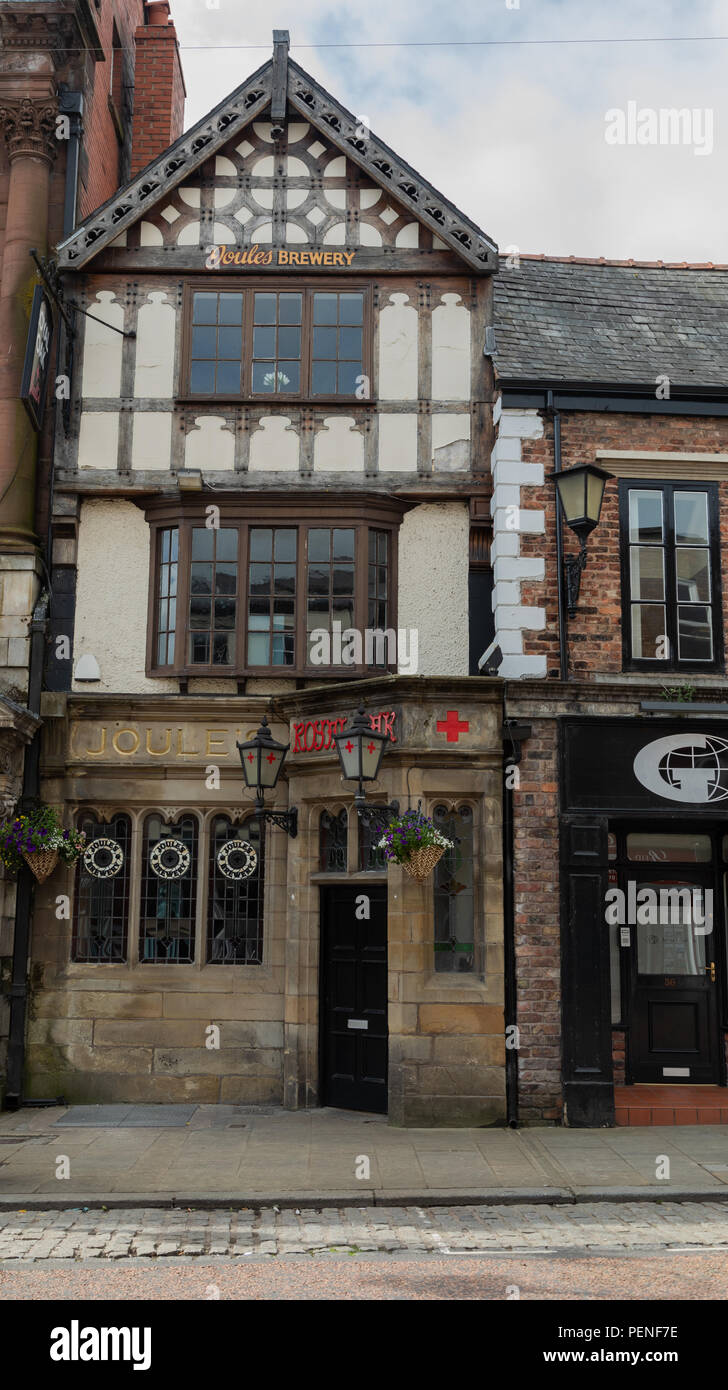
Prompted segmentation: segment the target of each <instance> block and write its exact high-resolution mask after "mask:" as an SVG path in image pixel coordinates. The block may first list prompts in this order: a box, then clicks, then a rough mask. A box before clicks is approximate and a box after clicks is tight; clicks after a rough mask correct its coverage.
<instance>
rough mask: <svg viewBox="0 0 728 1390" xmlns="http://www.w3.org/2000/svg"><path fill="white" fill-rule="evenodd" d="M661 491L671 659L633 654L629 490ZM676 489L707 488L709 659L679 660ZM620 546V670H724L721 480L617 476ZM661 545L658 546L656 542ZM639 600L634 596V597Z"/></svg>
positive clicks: (709, 671) (696, 490)
mask: <svg viewBox="0 0 728 1390" xmlns="http://www.w3.org/2000/svg"><path fill="white" fill-rule="evenodd" d="M639 491H644V492H660V493H662V497H663V517H664V525H665V540H664V544H663V547H662V549H663V551H664V554H665V605H664V606H665V611H666V618H667V621H666V624H665V626H666V628H667V633H666V636H667V637H668V638H669V641H670V659H669V661H665V660H662V659H661V658H659V657H635V656H633V655H632V583H631V572H630V550H631V546H630V539H629V494H630V492H639ZM676 492H704V493H705V494H706V497H707V504H708V547H707V549H708V553H709V555H710V566H711V573H710V580H711V600H710V604H709V605H708V606H709V607H710V610H711V627H712V633H713V658H712V660H711V661H693V660H690V661H688V660H681V659H680V657H679V655H678V641H677V608H678V601H677V594H676V588H675V575H676V567H675V549H676V547H675V524H674V505H673V497H674V495H675V493H676ZM619 548H620V579H621V591H622V670H623V671H655V672H671V671H675V672H679V671H693V672H700V671H704V672H706V674H714V673H716V672H721V671H723V670H724V659H725V658H724V641H723V597H722V584H721V567H720V509H719V495H718V484H717V483H715V482H704V481H702V480H700V479H697V478H696V479H690V480H687V481H683V480H681V481H679V482H674V481H672V480H671V479H670V480H668V479H660V478H620V479H619ZM655 549H657V547H655ZM635 601H636V600H635Z"/></svg>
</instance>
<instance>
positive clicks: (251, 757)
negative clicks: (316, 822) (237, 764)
mask: <svg viewBox="0 0 728 1390" xmlns="http://www.w3.org/2000/svg"><path fill="white" fill-rule="evenodd" d="M290 746H291V745H290V743H278V741H277V740H276V739H274V737H273V735H272V733H271V731H270V729H269V728H268V720H267V718H266V716H265V715H263V723H262V724H261V726H260V728H259V729H258V732H257V734H256V735H255V738H251V739H249V740H248V741H247V743H237V749H238V752H239V753H240V761H241V763H242V766H243V776H244V777H245V785H246V787H252V789H253V790H254V791H255V814H256V816H258V818H259V819H261V820H269V821H271V822H272V823H273V825H277V826H278V828H279V829H280V830H285V831H286V834H288V835H290V836H291V839H292V840H295V838H296V835H297V834H298V808H297V807H295V806H294V807H293V808H292V809H291V810H290V811H266V809H265V807H264V805H263V793H264V792H265V791H269V790H271V791H272V789H273V787H275V785H276V782H277V781H278V778H279V776H280V772H281V768H282V767H283V764H284V762H285V759H286V753H287V752H288V749H289V748H290Z"/></svg>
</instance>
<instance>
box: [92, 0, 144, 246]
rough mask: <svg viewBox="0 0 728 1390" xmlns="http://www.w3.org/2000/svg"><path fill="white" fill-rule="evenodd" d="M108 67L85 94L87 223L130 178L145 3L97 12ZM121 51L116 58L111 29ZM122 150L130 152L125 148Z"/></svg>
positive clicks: (124, 1) (117, 3)
mask: <svg viewBox="0 0 728 1390" xmlns="http://www.w3.org/2000/svg"><path fill="white" fill-rule="evenodd" d="M94 16H95V19H96V23H97V25H98V28H99V34H100V37H101V43H102V45H103V49H104V53H105V55H106V61H105V62H104V63H96V65H95V66H94V65H93V64H90V65H89V66H90V67H91V82H90V84H89V86H88V87H87V89H86V91H85V93H84V104H85V111H84V118H83V131H84V133H83V145H82V156H81V182H80V188H79V199H78V217H79V221H81V220H83V218H84V217H86V216H87V215H88V213H90V212H93V210H94V208H97V207H99V206H100V204H101V203H105V202H106V199H107V198H111V197H112V196H113V194H114V192H115V191H116V189H117V188H118V187H119V185H120V184H121V183H123V182H125V181H126V179H127V178H128V177H129V164H130V151H131V111H132V106H133V99H134V90H133V89H134V59H135V48H134V31H135V29H136V27H137V25H139V24H143V23H144V4H143V0H114V5H113V6H112V5H109V4H107V5H102V6H101V7H100V8H99V9H96V10H94ZM114 21H115V22H116V29H117V32H118V36H119V39H120V42H121V49H120V50H117V51H116V53H114V54H113V56H112V43H113V26H114ZM119 62H121V65H122V79H121V93H122V104H121V109H120V110H118V109H117V108H116V105H115V103H114V104H113V106H112V105H110V103H109V94H110V92H111V89H112V85H113V87H114V88H115V89H116V90H117V91H118V73H117V82H112V76H113V68H114V66H115V65H116V64H117V63H119ZM124 146H125V147H126V148H124Z"/></svg>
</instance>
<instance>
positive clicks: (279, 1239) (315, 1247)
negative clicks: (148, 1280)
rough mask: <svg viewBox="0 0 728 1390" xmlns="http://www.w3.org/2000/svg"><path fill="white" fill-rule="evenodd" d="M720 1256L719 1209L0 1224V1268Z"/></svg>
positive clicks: (88, 1218) (115, 1215)
mask: <svg viewBox="0 0 728 1390" xmlns="http://www.w3.org/2000/svg"><path fill="white" fill-rule="evenodd" d="M716 1247H718V1248H721V1247H725V1248H728V1210H726V1206H725V1204H723V1203H714V1202H682V1203H662V1202H639V1203H610V1202H602V1203H584V1204H574V1205H554V1206H540V1205H539V1206H487V1207H466V1206H462V1207H428V1208H427V1209H423V1208H421V1207H389V1208H381V1209H377V1208H374V1209H372V1208H370V1207H362V1208H356V1207H345V1208H330V1209H323V1210H314V1209H310V1210H308V1209H300V1210H281V1211H278V1210H276V1209H275V1208H264V1209H263V1210H261V1211H252V1210H250V1211H248V1210H243V1211H234V1212H225V1211H210V1212H206V1211H178V1210H175V1211H154V1210H133V1209H125V1210H122V1211H118V1210H117V1211H109V1212H104V1211H99V1210H92V1211H87V1212H84V1211H82V1210H79V1211H60V1212H54V1211H48V1212H42V1211H32V1212H22V1211H20V1212H15V1213H11V1212H6V1213H4V1214H3V1215H2V1216H0V1264H2V1263H3V1262H5V1261H13V1262H15V1261H25V1260H31V1261H43V1260H87V1259H97V1260H102V1261H105V1260H124V1259H128V1258H135V1257H145V1258H160V1257H175V1256H183V1257H196V1256H211V1255H212V1256H242V1257H245V1256H255V1257H257V1256H261V1255H271V1256H276V1255H303V1254H317V1253H325V1252H335V1253H337V1254H342V1253H343V1254H347V1253H349V1254H352V1253H353V1254H355V1253H358V1252H362V1253H381V1254H387V1253H395V1252H400V1251H401V1252H413V1251H414V1252H418V1253H419V1252H425V1253H427V1252H431V1253H439V1254H464V1253H468V1252H469V1253H476V1254H477V1253H480V1252H482V1253H484V1254H497V1253H499V1252H507V1253H508V1254H518V1253H521V1252H524V1253H528V1254H538V1253H547V1252H557V1253H564V1252H567V1251H573V1250H585V1251H589V1252H590V1253H597V1252H600V1251H605V1252H607V1251H608V1252H617V1253H628V1252H632V1251H636V1252H644V1251H651V1250H696V1249H697V1250H703V1249H709V1248H712V1249H715V1248H716Z"/></svg>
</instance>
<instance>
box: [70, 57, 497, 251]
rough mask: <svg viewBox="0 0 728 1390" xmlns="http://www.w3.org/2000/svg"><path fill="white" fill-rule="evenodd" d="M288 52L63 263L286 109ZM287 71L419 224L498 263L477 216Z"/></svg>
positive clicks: (104, 216)
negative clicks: (270, 114) (272, 112)
mask: <svg viewBox="0 0 728 1390" xmlns="http://www.w3.org/2000/svg"><path fill="white" fill-rule="evenodd" d="M282 50H283V44H282V43H281V42H278V43H277V44H276V50H275V57H274V59H273V60H270V59H269V61H268V62H267V63H265V64H264V65H263V66H262V67H261V68H259V69H258V71H257V72H256V73H254V74H253V76H252V77H250V78H249V79H248V81H247V82H244V83H243V84H242V86H240V87H238V88H237V90H236V91H235V92H233V94H232V95H231V96H230V97H228V98H226V100H225V101H223V102H221V103H220V105H219V106H217V107H216V108H215V110H214V111H212V112H211V113H210V114H209V115H208V116H206V117H204V118H203V120H201V121H199V122H198V123H197V125H196V126H194V127H193V129H192V130H191V131H189V132H188V133H187V134H186V135H183V136H181V137H180V139H179V140H177V141H176V142H175V143H174V145H171V146H170V148H169V149H168V150H166V151H165V152H164V154H163V155H161V156H160V158H159V159H157V160H155V161H153V162H152V163H151V164H148V165H147V167H146V168H145V169H142V170H141V172H140V173H139V174H137V176H136V177H135V178H134V179H132V180H131V182H130V183H128V184H127V185H126V187H125V188H124V189H122V190H121V191H120V192H119V193H118V194H117V195H115V197H113V198H110V199H109V201H108V202H106V203H104V204H103V206H102V207H100V208H99V209H98V210H97V211H96V212H95V213H94V214H93V215H92V216H91V217H90V218H88V219H87V220H86V222H85V223H84V224H83V226H81V227H79V228H78V229H77V230H76V231H75V232H73V233H72V235H71V236H70V237H68V238H67V239H66V240H65V241H63V242H61V243H60V245H59V247H58V264H59V266H60V267H61V268H64V269H80V268H81V267H82V266H84V265H85V264H86V263H87V262H88V261H89V260H90V259H91V258H92V257H93V256H95V255H97V254H98V252H99V251H102V250H103V249H104V248H105V247H106V246H108V245H109V244H110V242H112V241H114V240H115V239H116V237H118V236H119V235H120V233H122V232H123V231H124V230H125V229H126V228H127V227H128V226H129V225H130V224H131V223H132V222H135V221H136V220H137V219H138V218H139V217H141V216H142V215H143V214H144V213H145V212H146V211H147V210H148V209H150V208H152V207H153V206H155V205H158V204H159V203H160V202H161V201H162V200H163V199H165V198H168V197H169V195H170V193H171V192H172V191H173V190H174V188H175V187H176V186H177V185H178V184H180V183H182V182H183V181H184V180H185V179H188V178H189V176H190V175H191V174H192V173H193V172H194V171H195V170H196V169H197V168H199V166H200V165H201V164H202V163H204V161H205V160H206V159H209V158H210V156H211V155H214V154H216V153H217V152H218V151H219V150H220V149H222V147H223V146H224V145H225V144H226V143H228V142H229V141H230V140H231V138H232V137H234V136H236V135H239V134H240V133H242V131H243V130H244V128H245V127H247V126H249V125H250V124H251V123H252V122H253V121H255V120H257V119H259V118H260V116H261V115H262V114H263V112H264V111H266V109H267V108H269V107H270V106H271V105H272V102H273V97H274V95H275V98H276V103H277V106H278V107H279V106H280V104H281V102H282V100H283V79H282V74H281V71H280V67H281V63H282V61H283V52H282ZM286 52H287V50H286ZM276 65H277V66H276ZM286 76H287V103H288V108H289V109H290V110H291V111H292V112H295V113H297V114H299V115H301V116H303V117H304V118H305V119H306V121H308V122H309V123H310V125H311V126H312V127H313V128H314V129H316V130H318V131H319V133H320V134H321V135H323V136H325V137H326V139H327V141H328V142H329V143H330V144H331V145H332V146H334V147H335V148H336V149H338V150H340V151H341V153H342V154H344V155H346V156H347V157H348V158H349V159H351V160H352V162H354V163H355V164H357V165H358V166H359V168H360V169H362V170H363V171H364V172H365V173H366V174H367V175H368V177H369V178H371V179H372V181H373V182H374V183H375V184H377V186H378V187H380V188H382V189H383V190H384V191H385V192H387V193H389V194H390V196H391V197H392V198H393V199H396V200H397V201H398V202H399V203H400V204H402V205H404V206H405V207H406V208H408V209H409V210H410V211H411V213H412V214H413V216H414V217H415V218H416V219H417V220H418V221H419V222H421V223H423V224H424V225H425V226H426V227H428V228H429V229H430V230H431V231H432V232H433V233H434V234H435V235H436V236H437V237H439V238H440V240H441V241H442V242H444V243H445V245H446V246H448V247H449V248H450V249H451V250H452V251H454V252H455V254H456V255H457V256H458V257H459V258H460V259H461V260H463V261H465V262H466V264H467V265H468V266H470V267H471V269H473V270H475V271H478V272H479V273H480V274H483V273H489V272H493V271H495V270H496V269H497V265H498V248H497V246H496V245H495V243H494V242H493V241H491V240H490V238H489V237H487V236H486V235H485V233H484V232H482V231H481V229H480V228H479V227H478V226H476V224H475V223H474V222H471V221H470V220H469V218H466V217H464V216H463V214H462V213H461V212H459V211H458V209H457V208H456V207H455V206H454V205H453V204H452V203H450V202H449V201H448V200H447V199H446V198H443V196H442V195H441V194H440V193H438V192H437V190H436V189H434V188H433V187H432V185H431V184H430V183H428V182H427V180H426V179H423V178H422V177H421V175H419V174H417V173H416V171H415V170H414V169H412V168H411V166H410V165H409V164H407V163H405V162H404V161H403V160H401V159H399V158H398V157H397V155H395V154H394V152H393V151H392V150H390V148H389V146H388V145H385V144H384V143H383V141H381V140H378V139H377V138H376V137H375V136H374V135H372V134H371V132H370V131H367V133H366V138H362V136H361V122H359V121H357V119H356V117H354V116H353V115H352V114H351V112H350V111H347V110H346V108H345V107H343V106H341V105H340V103H339V102H337V101H335V100H334V98H333V97H332V96H330V94H329V93H328V92H327V91H325V90H324V88H323V87H321V86H319V85H318V83H316V82H314V81H313V79H312V78H310V77H309V76H308V73H306V72H304V70H303V68H300V67H298V65H297V64H296V63H291V62H288V63H287V67H286ZM274 80H275V84H276V91H275V94H274V91H273V86H274Z"/></svg>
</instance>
